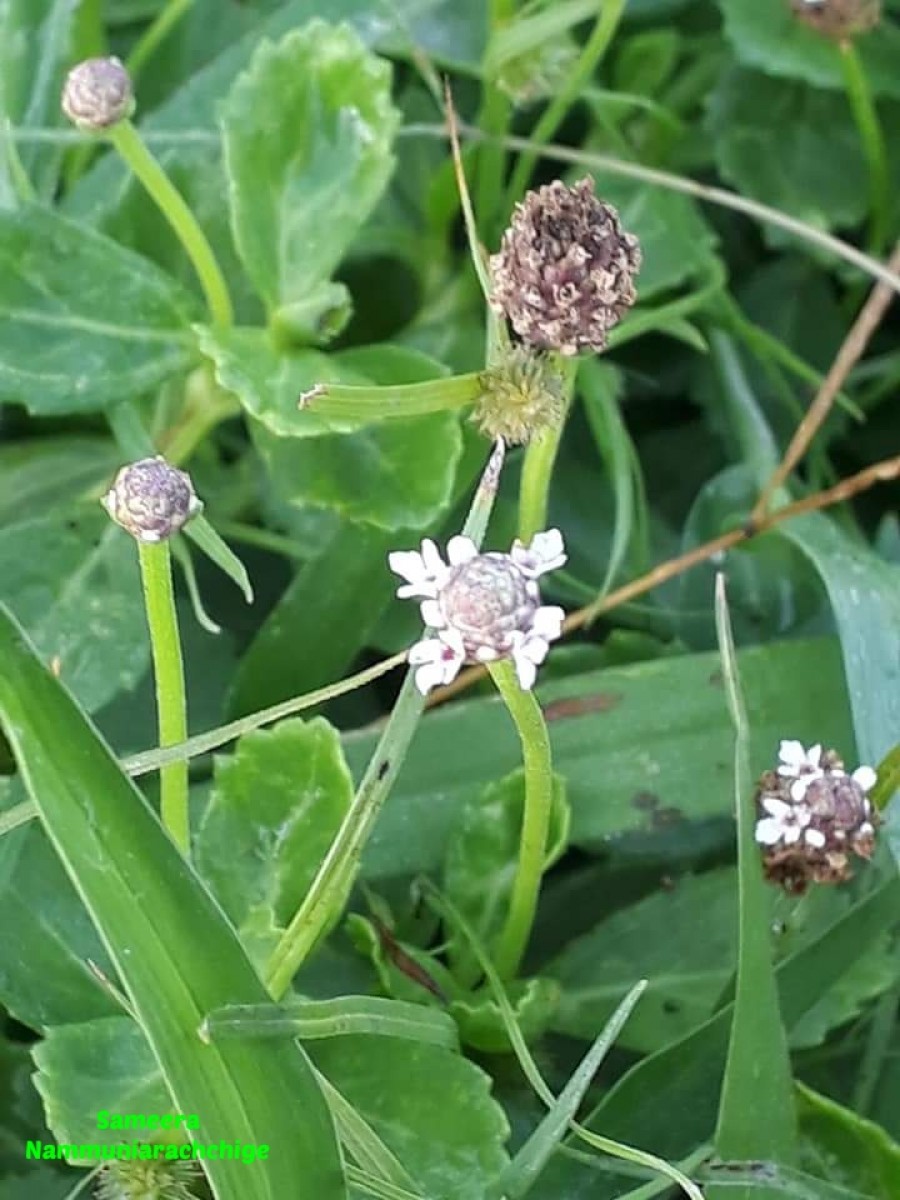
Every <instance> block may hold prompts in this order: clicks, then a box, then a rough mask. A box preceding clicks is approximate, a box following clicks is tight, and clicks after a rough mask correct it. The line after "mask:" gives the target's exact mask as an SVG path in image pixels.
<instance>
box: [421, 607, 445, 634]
mask: <svg viewBox="0 0 900 1200" xmlns="http://www.w3.org/2000/svg"><path fill="white" fill-rule="evenodd" d="M419 612H420V613H421V614H422V620H423V621H424V622H425V624H426V625H427V626H428V627H429V629H441V628H442V627H443V626H444V625H446V621H445V620H444V614H443V613H442V612H441V606H440V604H438V602H437V600H423V601H422V603H421V604H420V605H419Z"/></svg>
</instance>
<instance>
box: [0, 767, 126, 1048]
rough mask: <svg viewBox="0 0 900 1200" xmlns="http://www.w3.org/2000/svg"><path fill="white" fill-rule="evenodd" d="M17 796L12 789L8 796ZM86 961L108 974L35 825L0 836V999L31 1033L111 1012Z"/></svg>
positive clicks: (107, 998) (94, 935)
mask: <svg viewBox="0 0 900 1200" xmlns="http://www.w3.org/2000/svg"><path fill="white" fill-rule="evenodd" d="M23 790H24V789H23ZM20 794H21V793H20V792H19V791H18V789H15V790H14V791H13V796H14V797H17V796H18V795H20ZM89 962H93V963H95V964H96V965H97V966H98V967H100V969H101V970H102V971H103V972H104V973H105V974H107V975H108V976H111V975H113V974H114V971H113V967H112V965H111V963H110V961H109V957H108V955H107V953H106V951H105V949H104V947H103V943H102V942H101V941H100V939H99V938H98V936H97V931H96V930H95V929H94V926H93V925H92V924H91V921H90V917H89V916H88V914H87V911H86V909H85V907H84V905H83V904H82V902H81V899H80V898H79V896H78V893H77V892H76V891H75V889H74V887H73V886H72V883H71V881H70V880H69V878H68V876H67V875H66V873H65V871H64V870H63V868H62V866H61V865H60V862H59V859H58V858H57V857H56V855H55V854H54V853H53V848H52V847H51V845H50V843H49V841H48V840H47V835H46V834H45V833H44V831H43V829H42V828H41V826H40V824H39V823H38V822H37V821H34V822H32V823H30V824H29V825H27V826H26V827H25V828H23V829H17V830H14V831H13V832H12V833H8V834H5V835H4V836H3V838H0V1001H2V1003H3V1005H4V1006H5V1007H6V1008H7V1009H8V1010H9V1011H10V1012H11V1013H12V1014H13V1016H14V1017H15V1018H16V1019H17V1020H19V1021H21V1022H22V1023H23V1024H24V1025H28V1026H30V1027H31V1028H32V1029H46V1028H47V1027H48V1026H51V1025H67V1024H69V1023H70V1022H80V1021H89V1020H91V1019H92V1018H94V1017H105V1016H109V1015H110V1014H111V1013H113V1012H116V1011H118V1010H117V1008H116V1006H115V1004H114V1002H113V1000H112V999H111V997H110V996H109V994H108V993H107V992H106V991H105V990H104V989H103V988H102V987H101V985H100V983H99V981H98V980H97V978H96V977H95V976H94V975H93V974H92V972H91V970H90V968H89V966H88V963H89Z"/></svg>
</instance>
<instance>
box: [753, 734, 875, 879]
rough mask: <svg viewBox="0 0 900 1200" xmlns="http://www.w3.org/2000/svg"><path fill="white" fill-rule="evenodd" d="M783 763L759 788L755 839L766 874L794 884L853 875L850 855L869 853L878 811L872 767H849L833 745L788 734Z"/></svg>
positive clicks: (783, 746)
mask: <svg viewBox="0 0 900 1200" xmlns="http://www.w3.org/2000/svg"><path fill="white" fill-rule="evenodd" d="M780 758H781V763H780V765H779V766H778V767H777V768H776V770H774V771H767V772H766V773H765V775H763V777H762V778H761V779H760V781H759V786H758V788H757V793H756V807H757V816H758V820H757V823H756V840H757V842H759V844H760V846H761V847H762V849H763V865H764V868H765V872H766V877H767V878H768V879H770V880H771V881H772V882H773V883H777V884H779V885H780V886H781V887H783V888H784V889H785V891H788V892H803V891H805V890H806V888H807V886H808V885H809V884H810V883H843V882H844V881H845V880H847V879H849V878H850V877H851V875H852V873H853V872H852V870H851V867H850V859H851V855H856V856H857V857H859V858H870V857H871V855H872V851H873V850H874V847H875V830H876V828H877V826H878V823H879V822H878V814H877V813H876V812H875V810H874V809H873V807H872V804H871V801H870V800H869V798H868V795H867V792H869V791H870V790H871V788H872V787H873V786H874V784H875V778H876V777H875V772H874V771H873V770H872V768H871V767H858V768H857V769H856V770H855V771H854V772H853V774H852V775H848V774H847V772H846V771H845V769H844V764H843V762H842V761H841V759H840V757H839V756H838V754H837V752H836V751H834V750H826V751H825V752H824V753H823V752H822V747H821V746H813V747H811V749H810V750H804V749H803V747H802V745H801V744H800V743H799V742H794V741H783V742H782V743H781V751H780Z"/></svg>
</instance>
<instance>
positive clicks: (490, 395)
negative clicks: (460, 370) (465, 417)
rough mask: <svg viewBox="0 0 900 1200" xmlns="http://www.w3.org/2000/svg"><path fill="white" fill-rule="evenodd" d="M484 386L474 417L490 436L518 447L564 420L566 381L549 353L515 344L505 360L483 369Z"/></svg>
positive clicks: (505, 355) (482, 382)
mask: <svg viewBox="0 0 900 1200" xmlns="http://www.w3.org/2000/svg"><path fill="white" fill-rule="evenodd" d="M481 385H482V388H483V389H484V390H483V391H482V393H481V396H480V397H479V400H478V403H477V404H476V405H475V409H474V411H473V413H472V419H473V420H474V421H475V422H476V423H477V424H478V426H479V428H480V429H481V431H482V433H484V434H486V435H487V436H488V437H490V438H495V439H496V438H503V440H504V442H507V443H508V444H509V445H511V446H518V445H521V444H522V443H523V442H529V441H531V439H532V438H533V437H534V436H535V434H539V433H542V432H543V431H544V430H545V429H553V428H556V426H558V425H559V424H560V422H561V421H562V419H563V415H564V413H565V409H566V401H565V382H564V379H563V375H562V372H561V371H560V370H559V368H558V366H557V365H556V363H554V362H553V360H552V359H551V357H550V355H548V354H543V353H541V352H540V351H535V350H533V349H531V348H530V347H528V346H511V347H510V348H509V350H508V351H507V352H506V353H505V354H504V356H503V359H502V361H501V362H499V363H498V364H497V365H496V366H493V367H489V368H487V369H486V370H485V371H482V373H481Z"/></svg>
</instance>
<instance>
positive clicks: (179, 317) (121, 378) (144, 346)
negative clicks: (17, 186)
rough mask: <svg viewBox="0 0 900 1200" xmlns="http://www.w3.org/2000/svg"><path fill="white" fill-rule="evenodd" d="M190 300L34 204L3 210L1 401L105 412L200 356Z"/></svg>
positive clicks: (49, 410) (119, 250) (147, 266)
mask: <svg viewBox="0 0 900 1200" xmlns="http://www.w3.org/2000/svg"><path fill="white" fill-rule="evenodd" d="M193 316H194V312H193V303H192V301H191V299H190V297H189V296H188V294H187V293H186V292H185V291H183V290H182V288H181V287H180V286H179V285H178V284H177V283H176V282H175V281H174V280H173V279H170V278H169V277H168V276H167V275H165V274H163V272H162V271H160V270H159V268H158V267H155V266H154V265H153V264H152V263H151V262H148V260H147V259H144V258H141V257H140V256H139V255H137V254H134V253H132V252H131V251H129V250H126V249H124V248H123V247H122V246H120V245H117V244H116V243H115V242H113V241H111V240H110V239H109V238H106V237H104V236H103V235H102V234H99V233H95V232H93V231H92V230H91V229H89V228H87V227H85V226H83V225H77V224H75V223H74V222H72V221H69V220H67V219H66V218H64V217H61V216H59V214H57V213H54V212H51V211H50V210H49V209H43V208H37V207H35V206H29V207H23V208H20V209H17V210H16V211H9V210H0V317H2V318H3V319H2V321H0V400H4V401H7V402H9V403H17V404H24V405H25V407H26V408H28V409H29V411H31V412H33V413H35V414H37V415H40V416H50V415H57V414H60V413H83V412H92V411H96V410H97V409H102V408H104V407H105V406H107V405H110V404H114V403H118V402H120V401H121V400H122V399H123V398H126V397H129V396H134V395H136V394H138V393H140V392H144V391H147V390H149V389H150V388H153V387H156V386H157V385H158V384H160V383H162V382H164V381H165V380H166V379H168V378H169V377H170V376H171V375H173V374H175V373H176V372H177V371H180V370H183V369H184V368H185V367H187V366H189V365H190V363H191V361H192V360H193V359H194V358H195V357H196V351H195V350H194V348H193V344H192V341H193V339H192V337H191V333H190V328H189V326H190V321H191V320H192V318H193Z"/></svg>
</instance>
